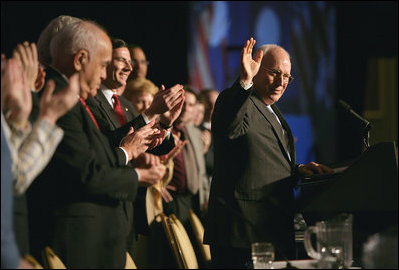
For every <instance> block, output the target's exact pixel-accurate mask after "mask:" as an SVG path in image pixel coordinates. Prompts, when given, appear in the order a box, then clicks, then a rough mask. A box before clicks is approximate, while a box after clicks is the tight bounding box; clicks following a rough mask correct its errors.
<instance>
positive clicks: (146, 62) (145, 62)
mask: <svg viewBox="0 0 399 270" xmlns="http://www.w3.org/2000/svg"><path fill="white" fill-rule="evenodd" d="M132 63H133V65H138V64H140V65H145V66H148V65H149V64H150V61H148V60H140V61H137V60H134V59H133V60H132Z"/></svg>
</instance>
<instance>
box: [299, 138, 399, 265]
mask: <svg viewBox="0 0 399 270" xmlns="http://www.w3.org/2000/svg"><path fill="white" fill-rule="evenodd" d="M347 165H348V166H347V168H346V169H345V170H343V171H342V172H340V173H335V174H331V175H314V176H311V177H307V178H302V179H300V180H301V181H300V184H298V187H299V188H300V189H301V198H299V200H298V201H297V203H299V209H300V212H302V213H303V216H304V218H305V220H306V222H307V223H308V226H309V225H313V224H314V222H316V221H319V220H326V219H329V218H331V217H333V216H335V215H337V214H339V213H343V212H346V213H352V214H353V216H354V220H353V221H354V223H353V252H354V258H355V261H356V259H360V256H361V251H362V245H363V243H364V242H365V241H366V240H367V237H368V236H369V235H371V234H374V233H377V232H382V231H384V230H385V229H387V228H389V227H392V226H398V161H397V155H396V146H395V143H394V142H383V143H379V144H375V145H373V146H371V147H370V148H368V149H367V150H366V151H365V152H364V153H363V154H361V155H360V157H358V158H357V159H355V160H354V161H351V162H349V164H347Z"/></svg>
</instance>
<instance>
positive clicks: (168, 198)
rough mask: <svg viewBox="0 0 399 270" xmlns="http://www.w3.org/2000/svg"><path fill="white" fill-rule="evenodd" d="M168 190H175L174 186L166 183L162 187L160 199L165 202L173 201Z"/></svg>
mask: <svg viewBox="0 0 399 270" xmlns="http://www.w3.org/2000/svg"><path fill="white" fill-rule="evenodd" d="M168 190H172V191H176V187H174V186H171V185H167V186H166V187H162V193H161V194H162V199H163V200H164V201H165V202H166V203H170V202H171V201H173V197H172V195H171V194H170V192H169V191H168Z"/></svg>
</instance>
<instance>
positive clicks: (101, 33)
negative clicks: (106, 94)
mask: <svg viewBox="0 0 399 270" xmlns="http://www.w3.org/2000/svg"><path fill="white" fill-rule="evenodd" d="M50 49H51V56H52V58H53V61H52V65H53V66H54V67H55V68H57V69H58V70H59V71H60V72H62V73H63V74H64V75H66V76H67V77H69V76H71V75H72V74H73V73H75V72H78V73H79V77H80V87H81V93H80V95H81V97H83V98H84V99H86V98H87V97H88V96H95V95H96V94H97V90H98V89H99V87H100V84H101V81H102V80H105V79H106V77H107V74H106V67H107V65H108V64H109V63H110V62H111V57H112V44H111V40H110V38H109V36H108V35H107V33H106V32H105V30H104V29H102V28H101V27H100V26H99V25H97V24H96V23H94V22H90V21H79V22H74V23H71V24H69V25H67V26H65V27H64V28H63V29H62V30H61V31H60V32H59V33H58V34H57V35H55V36H54V38H53V40H52V41H51V44H50Z"/></svg>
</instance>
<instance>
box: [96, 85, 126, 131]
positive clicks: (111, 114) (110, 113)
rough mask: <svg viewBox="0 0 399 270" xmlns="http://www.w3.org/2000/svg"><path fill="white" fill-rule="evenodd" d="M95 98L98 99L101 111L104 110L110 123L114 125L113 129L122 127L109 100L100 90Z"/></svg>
mask: <svg viewBox="0 0 399 270" xmlns="http://www.w3.org/2000/svg"><path fill="white" fill-rule="evenodd" d="M94 98H95V99H97V101H98V103H99V104H100V107H101V109H102V110H103V112H104V113H105V115H106V117H107V118H108V120H109V122H110V123H111V124H112V125H113V127H114V128H118V127H120V126H121V125H120V123H119V121H118V117H117V116H116V114H115V111H114V109H113V108H112V107H111V105H110V104H109V102H108V100H107V98H106V97H105V96H104V94H103V91H101V90H98V93H97V95H96V96H95V97H94Z"/></svg>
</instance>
